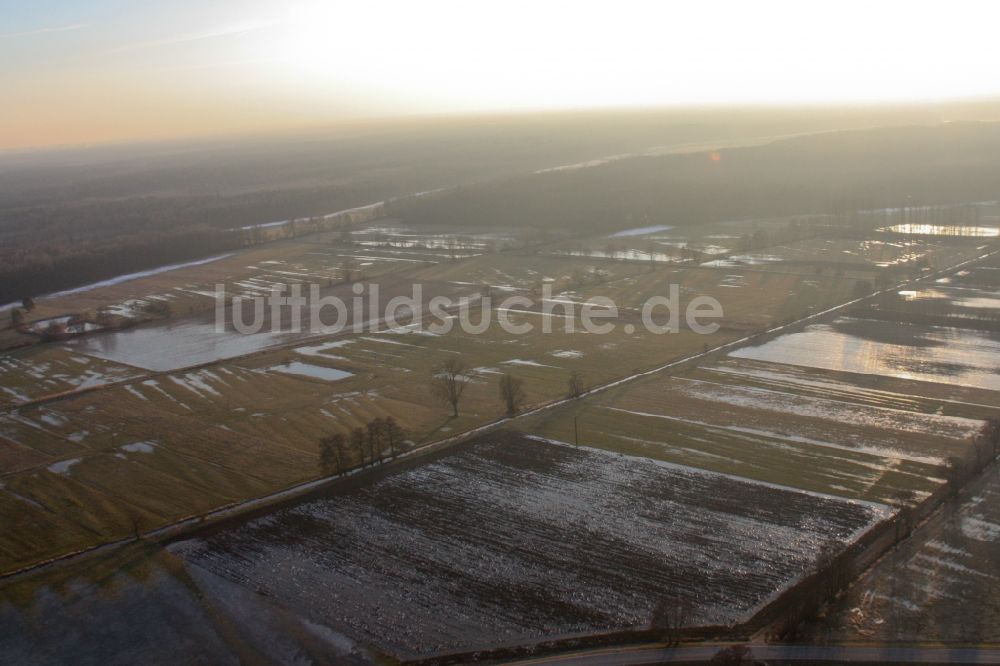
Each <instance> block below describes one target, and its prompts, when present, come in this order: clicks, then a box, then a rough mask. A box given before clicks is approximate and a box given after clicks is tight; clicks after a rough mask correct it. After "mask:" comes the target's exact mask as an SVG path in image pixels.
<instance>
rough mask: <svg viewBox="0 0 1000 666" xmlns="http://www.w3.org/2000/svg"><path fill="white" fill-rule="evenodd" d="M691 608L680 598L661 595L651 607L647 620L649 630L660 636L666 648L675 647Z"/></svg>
mask: <svg viewBox="0 0 1000 666" xmlns="http://www.w3.org/2000/svg"><path fill="white" fill-rule="evenodd" d="M690 615H691V606H690V604H689V603H688V601H687V599H685V598H684V597H681V596H671V595H663V596H661V597H660V600H659V601H657V602H656V606H654V607H653V613H652V615H651V616H650V618H649V628H650V629H652V630H653V631H655V632H657V633H658V634H660V638H661V640H662V641H663V642H664V643H665V644H666V646H667V647H677V646H678V645H680V643H681V636H682V632H683V630H684V627H685V626H686V625H687V624H688V622H689V620H690Z"/></svg>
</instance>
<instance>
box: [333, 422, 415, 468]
mask: <svg viewBox="0 0 1000 666" xmlns="http://www.w3.org/2000/svg"><path fill="white" fill-rule="evenodd" d="M405 437H406V435H405V433H404V432H403V429H402V428H401V427H400V426H399V424H398V423H397V422H396V419H394V418H392V417H391V416H386V417H384V418H374V419H372V420H371V421H369V422H368V423H367V424H366V425H365V427H363V428H362V427H357V428H354V429H353V430H351V432H350V433H349V434H346V435H345V434H344V433H342V432H338V433H334V434H332V435H330V436H329V437H324V438H323V439H321V440H320V442H319V453H320V469H321V470H322V472H323V474H324V475H326V476H329V475H332V474H343V473H344V472H346V471H347V470H349V469H350V468H351V466H352V462H356V463H357V464H359V465H360V466H361V467H367V466H368V465H375V464H380V463H382V462H385V459H386V457H387V456H388V457H389V458H390V459H392V458H395V457H396V456H398V455H399V454H400V453H402V452H403V451H404V450H405V447H406V443H405Z"/></svg>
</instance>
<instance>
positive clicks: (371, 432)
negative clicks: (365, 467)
mask: <svg viewBox="0 0 1000 666" xmlns="http://www.w3.org/2000/svg"><path fill="white" fill-rule="evenodd" d="M365 430H366V439H367V440H368V459H369V460H371V461H372V463H375V461H378V462H380V463H381V462H382V452H383V450H384V449H385V447H384V445H383V437H382V433H383V426H382V419H380V418H374V419H372V420H371V421H369V422H368V425H367V427H366V428H365Z"/></svg>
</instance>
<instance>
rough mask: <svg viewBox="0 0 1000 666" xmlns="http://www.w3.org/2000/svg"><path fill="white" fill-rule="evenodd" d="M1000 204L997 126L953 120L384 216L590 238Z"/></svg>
mask: <svg viewBox="0 0 1000 666" xmlns="http://www.w3.org/2000/svg"><path fill="white" fill-rule="evenodd" d="M997 198H1000V123H956V124H947V125H939V126H935V127H906V128H882V129H872V130H861V131H847V132H831V133H824V134H817V135H812V136H807V137H800V138H794V139H787V140H782V141H777V142H775V143H772V144H768V145H764V146H759V147H747V148H733V149H728V150H720V151H718V152H716V153H714V154H713V153H708V152H705V153H697V154H683V155H667V156H660V157H635V158H629V159H623V160H619V161H615V162H610V163H607V164H604V165H601V166H595V167H591V168H587V169H575V170H566V171H557V172H550V173H543V174H533V175H528V176H518V177H514V178H508V179H504V180H498V181H494V182H489V183H484V184H478V185H472V186H466V187H460V188H457V189H455V190H452V191H449V192H447V193H442V194H438V195H433V196H427V197H423V198H421V199H410V200H404V201H401V202H399V203H398V204H396V205H394V206H392V207H391V208H390V210H389V214H390V215H392V216H394V217H401V218H403V219H405V220H406V221H407V222H410V223H415V224H431V223H433V224H453V225H462V226H470V225H472V226H474V225H486V226H493V225H516V226H530V227H537V228H548V227H560V228H571V229H575V230H579V231H580V232H586V233H594V232H604V231H611V230H615V229H622V228H628V227H631V226H640V225H647V224H661V223H662V224H670V225H687V224H698V223H703V222H714V221H723V220H737V219H746V218H749V217H767V216H781V215H797V214H808V213H846V212H849V211H852V210H857V209H867V208H880V207H894V206H919V205H930V204H949V203H962V202H970V201H983V200H993V199H997Z"/></svg>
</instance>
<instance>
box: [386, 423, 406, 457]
mask: <svg viewBox="0 0 1000 666" xmlns="http://www.w3.org/2000/svg"><path fill="white" fill-rule="evenodd" d="M382 428H383V431H384V433H383V434H384V435H385V440H386V444H388V445H389V455H391V456H392V457H393V458H395V457H396V456H397V455H398V453H399V452H400V450H401V448H402V445H403V437H404V436H405V435H404V433H403V429H402V428H400V427H399V424H398V423H396V419H394V418H392V417H391V416H387V417H385V418H384V419H382Z"/></svg>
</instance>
